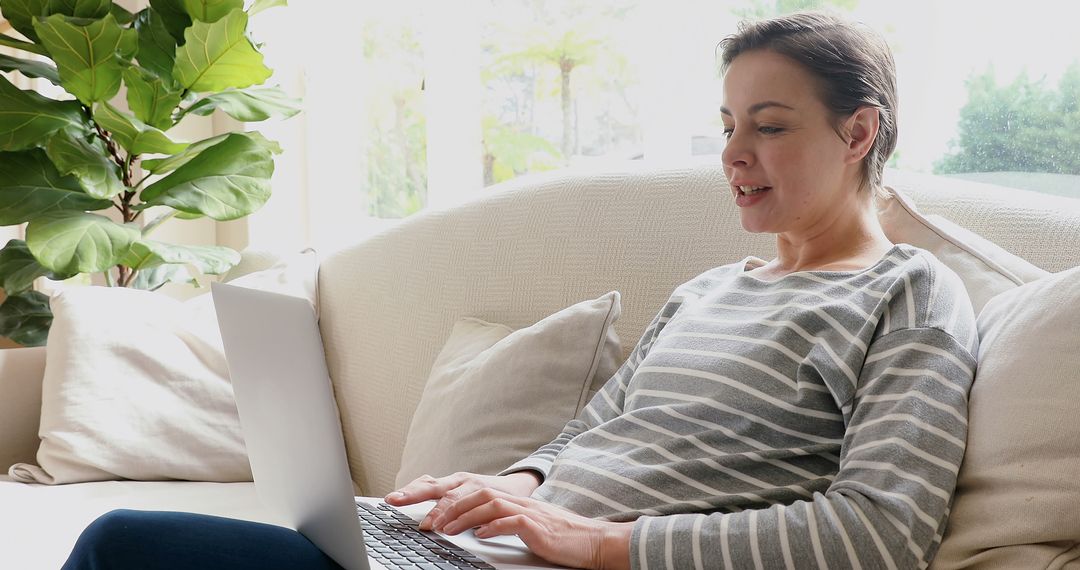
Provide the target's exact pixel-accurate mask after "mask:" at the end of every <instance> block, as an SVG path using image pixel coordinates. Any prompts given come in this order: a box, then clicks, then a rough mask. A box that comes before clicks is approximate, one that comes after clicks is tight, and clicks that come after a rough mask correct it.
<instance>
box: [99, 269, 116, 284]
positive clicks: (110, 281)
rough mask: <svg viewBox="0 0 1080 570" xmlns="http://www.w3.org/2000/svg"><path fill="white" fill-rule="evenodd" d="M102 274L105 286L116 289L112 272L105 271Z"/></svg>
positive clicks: (109, 270)
mask: <svg viewBox="0 0 1080 570" xmlns="http://www.w3.org/2000/svg"><path fill="white" fill-rule="evenodd" d="M102 273H104V274H105V284H106V285H108V286H109V287H116V279H115V278H113V274H112V270H111V269H106V270H105V271H103V272H102Z"/></svg>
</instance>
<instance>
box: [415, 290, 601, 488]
mask: <svg viewBox="0 0 1080 570" xmlns="http://www.w3.org/2000/svg"><path fill="white" fill-rule="evenodd" d="M620 310H621V309H620V304H619V292H618V291H612V292H610V293H607V294H605V295H603V296H601V297H599V298H597V299H593V300H591V301H584V302H581V303H578V304H576V305H573V306H571V307H569V308H566V309H563V310H562V311H559V312H557V313H555V314H554V315H551V316H549V317H547V318H545V319H543V320H541V321H540V322H538V323H536V324H534V325H532V326H530V327H527V328H524V329H520V330H517V331H515V330H513V329H511V328H509V327H506V326H504V325H499V324H493V323H488V322H484V321H482V320H480V319H474V318H464V319H461V320H459V321H458V322H457V323H455V324H454V328H453V331H452V332H451V333H450V338H449V339H448V340H447V341H446V344H445V345H444V346H443V349H442V351H441V352H439V355H438V357H437V358H436V359H435V364H434V365H433V366H432V369H431V375H430V376H429V377H428V382H427V385H426V386H425V387H424V393H423V394H422V395H421V397H420V403H419V405H418V407H417V408H416V413H415V414H414V415H413V419H412V424H411V425H410V426H409V433H408V436H407V437H406V440H405V449H404V451H403V453H402V458H401V468H400V470H399V471H398V474H397V479H396V484H397V485H398V487H401V486H402V485H405V484H407V483H409V482H410V481H412V480H413V479H415V478H417V477H419V476H421V475H424V474H428V475H432V476H435V477H439V476H443V475H449V474H450V473H454V472H457V471H471V472H474V473H489V474H493V473H498V472H499V471H501V470H503V469H505V468H506V467H507V466H509V465H511V464H513V463H514V462H516V461H518V460H520V459H521V458H522V457H525V456H526V455H528V454H530V453H532V452H533V451H536V449H537V448H539V447H540V446H542V445H544V444H546V443H548V442H550V441H551V440H552V439H555V436H557V435H559V432H561V431H562V428H563V427H564V426H565V425H566V423H567V422H569V421H570V420H571V419H573V418H574V417H575V416H577V414H578V412H580V411H581V409H582V408H584V407H585V404H587V403H588V402H589V399H590V398H592V396H593V394H595V393H596V391H597V390H599V389H600V388H601V387H602V386H603V385H604V383H605V382H607V380H608V379H609V378H611V376H613V375H614V374H615V372H616V371H617V370H618V367H619V365H620V363H621V362H622V348H621V346H620V344H619V338H618V335H616V334H615V327H614V326H612V325H613V323H614V322H615V320H616V319H617V318H618V317H619V312H620ZM507 410H513V413H507Z"/></svg>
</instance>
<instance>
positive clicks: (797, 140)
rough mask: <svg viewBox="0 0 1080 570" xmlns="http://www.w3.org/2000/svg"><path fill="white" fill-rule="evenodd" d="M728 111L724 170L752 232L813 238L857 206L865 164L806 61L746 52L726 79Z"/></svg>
mask: <svg viewBox="0 0 1080 570" xmlns="http://www.w3.org/2000/svg"><path fill="white" fill-rule="evenodd" d="M721 113H722V116H723V120H724V130H725V133H726V134H727V136H728V142H727V146H726V147H725V149H724V153H723V161H724V173H725V174H726V175H727V178H728V181H729V182H730V183H731V191H732V193H733V194H734V196H735V203H736V204H737V205H738V206H739V212H740V217H741V219H742V225H743V228H745V229H746V230H747V231H751V232H770V233H778V234H779V233H785V234H790V236H791V237H797V236H798V237H802V238H805V239H812V238H813V237H815V236H817V235H820V234H821V233H824V232H825V231H827V230H828V228H829V227H830V226H831V222H832V221H835V220H836V219H837V216H838V215H840V214H841V213H842V212H846V211H848V210H847V208H850V207H854V206H855V204H854V202H855V195H856V194H857V192H856V191H855V188H857V186H858V178H857V177H858V167H859V164H858V162H854V163H853V162H852V160H851V156H852V152H851V149H850V148H849V145H848V144H847V143H846V142H845V141H844V140H843V139H841V138H840V136H839V135H837V133H836V130H834V128H833V124H832V122H831V116H830V113H829V111H828V109H827V108H826V107H825V104H824V103H823V102H822V101H821V99H820V98H819V95H818V84H817V82H816V80H815V78H814V77H813V76H811V75H810V73H809V72H808V71H806V70H805V69H803V68H802V66H800V65H799V64H798V63H796V62H795V61H793V60H791V59H789V58H787V57H785V56H783V55H780V54H778V53H776V52H772V51H768V50H754V51H749V52H745V53H742V54H740V55H739V56H737V57H736V58H735V59H734V60H733V61H732V62H731V65H730V66H729V67H728V71H727V74H726V75H725V76H724V106H723V107H721ZM752 187H753V188H762V187H764V188H766V189H765V190H758V191H753V190H751V188H752ZM744 190H745V192H744Z"/></svg>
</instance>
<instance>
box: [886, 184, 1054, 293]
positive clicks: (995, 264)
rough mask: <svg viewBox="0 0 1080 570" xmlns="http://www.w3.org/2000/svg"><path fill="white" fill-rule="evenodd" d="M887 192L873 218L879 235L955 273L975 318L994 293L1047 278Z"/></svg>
mask: <svg viewBox="0 0 1080 570" xmlns="http://www.w3.org/2000/svg"><path fill="white" fill-rule="evenodd" d="M887 190H889V194H890V195H889V198H888V199H886V200H882V201H879V202H878V219H879V220H880V221H881V226H882V228H883V229H884V230H885V235H887V236H888V237H889V239H890V240H892V241H893V242H894V243H908V244H911V245H914V246H916V247H920V248H922V249H925V250H927V251H929V252H930V253H933V254H934V256H935V257H937V258H938V259H939V260H941V262H942V263H944V264H945V265H946V266H947V267H948V268H949V269H952V270H953V271H954V272H956V274H957V275H958V276H960V280H961V281H963V282H964V287H965V288H966V289H967V292H968V296H969V297H970V298H971V304H972V308H973V309H974V310H975V314H976V315H977V314H979V311H981V310H982V308H983V306H984V305H986V303H987V301H989V300H990V299H991V298H993V297H994V296H995V295H997V294H999V293H1003V292H1005V291H1008V290H1010V289H1012V288H1014V287H1016V286H1018V285H1022V284H1024V283H1027V282H1029V281H1033V280H1035V279H1039V278H1041V277H1045V276H1047V275H1049V273H1048V272H1046V271H1044V270H1042V269H1039V268H1038V267H1035V266H1034V265H1032V264H1031V263H1029V262H1027V261H1025V260H1024V259H1023V258H1021V257H1018V256H1015V255H1013V254H1011V253H1009V252H1008V251H1005V250H1004V249H1002V248H1001V247H999V246H998V245H996V244H994V243H993V242H991V241H990V240H987V239H984V238H983V237H981V236H979V235H978V234H976V233H974V232H972V231H970V230H968V229H965V228H963V227H961V226H958V225H956V224H954V223H952V222H950V221H949V220H947V219H945V218H943V217H941V216H923V215H922V214H920V213H919V211H918V210H917V209H916V208H915V205H914V204H912V202H911V199H910V198H908V197H907V196H905V195H904V194H903V193H902V192H900V191H898V190H895V189H893V188H888V189H887Z"/></svg>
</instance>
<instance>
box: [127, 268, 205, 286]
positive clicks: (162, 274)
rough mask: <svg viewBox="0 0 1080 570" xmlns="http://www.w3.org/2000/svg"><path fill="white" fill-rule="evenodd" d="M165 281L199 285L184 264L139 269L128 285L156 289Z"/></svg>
mask: <svg viewBox="0 0 1080 570" xmlns="http://www.w3.org/2000/svg"><path fill="white" fill-rule="evenodd" d="M166 283H184V284H186V285H194V286H195V287H198V286H199V282H198V281H196V280H195V278H194V277H192V276H191V272H190V271H188V268H187V266H186V265H179V264H168V265H159V266H157V267H151V268H149V269H140V270H139V272H138V273H136V274H135V280H134V281H132V282H131V285H130V287H132V288H133V289H146V290H147V291H156V290H158V289H160V288H161V286H162V285H165V284H166Z"/></svg>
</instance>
